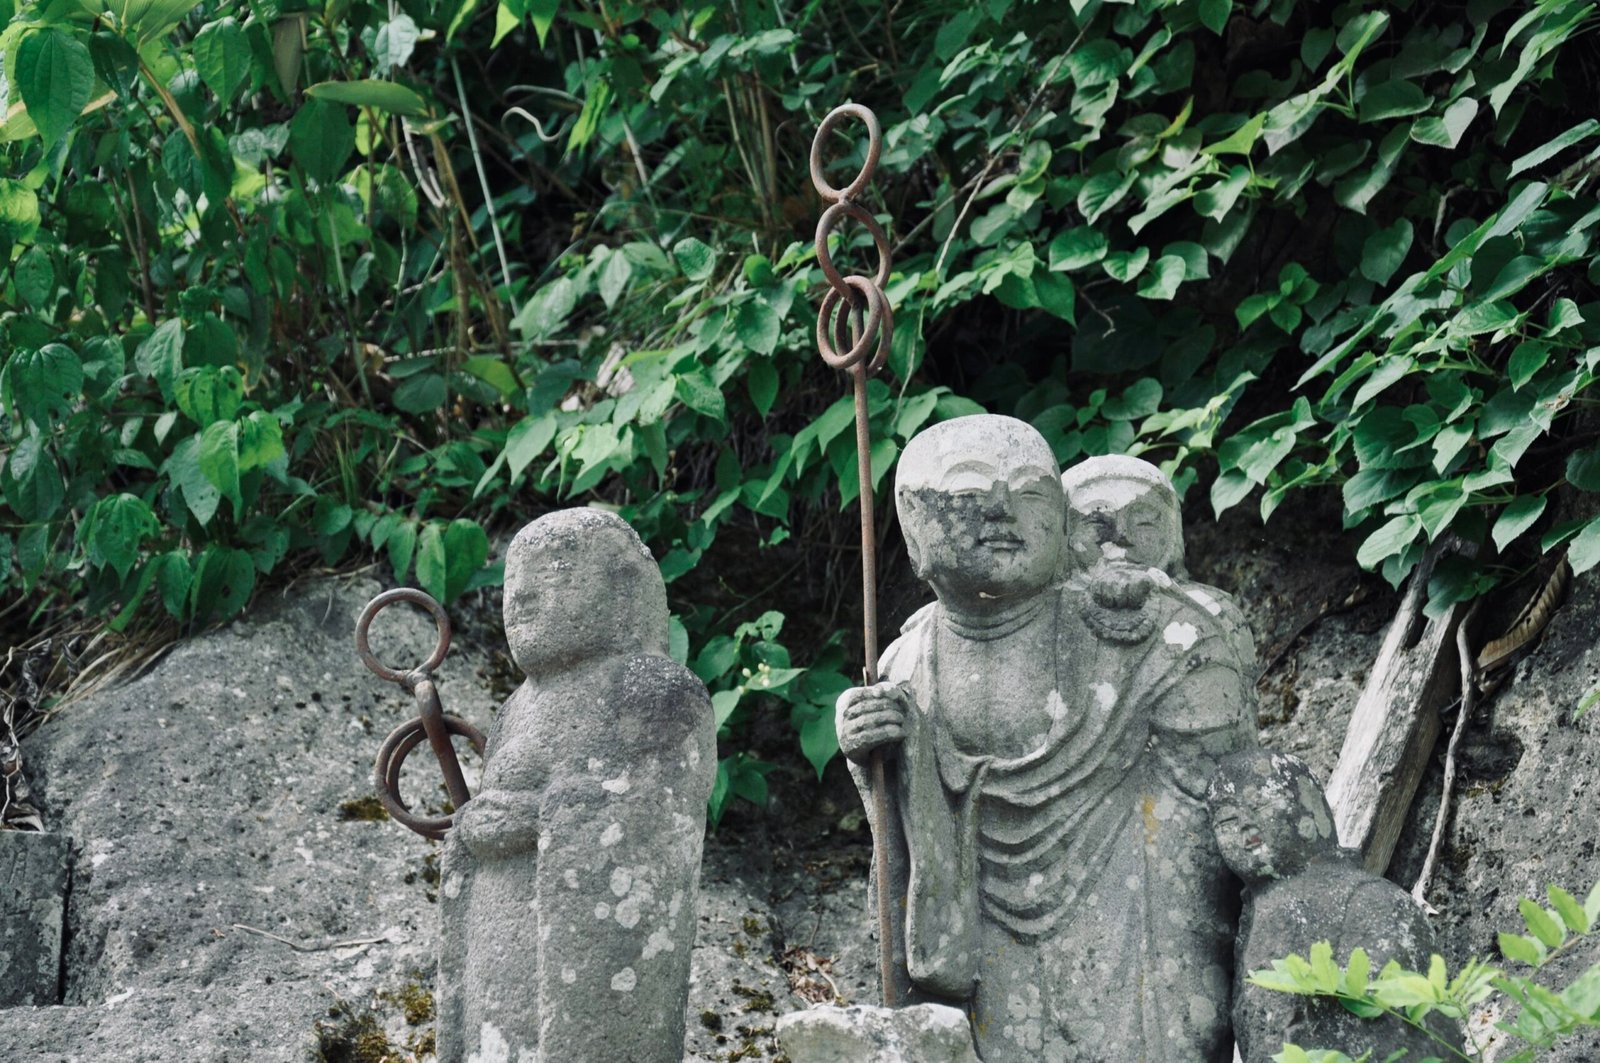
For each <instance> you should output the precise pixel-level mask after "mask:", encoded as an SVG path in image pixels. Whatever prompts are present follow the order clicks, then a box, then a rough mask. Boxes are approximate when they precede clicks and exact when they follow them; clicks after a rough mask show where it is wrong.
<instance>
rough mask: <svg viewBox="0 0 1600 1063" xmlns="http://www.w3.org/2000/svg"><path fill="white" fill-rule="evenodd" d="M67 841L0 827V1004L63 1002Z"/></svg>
mask: <svg viewBox="0 0 1600 1063" xmlns="http://www.w3.org/2000/svg"><path fill="white" fill-rule="evenodd" d="M71 845H72V843H71V839H69V838H68V837H67V836H66V835H65V834H39V833H36V832H34V831H20V830H0V1008H4V1007H16V1006H18V1005H23V1004H59V1003H60V1002H61V931H62V924H63V919H64V918H65V915H66V904H67V876H68V859H69V855H70V850H71Z"/></svg>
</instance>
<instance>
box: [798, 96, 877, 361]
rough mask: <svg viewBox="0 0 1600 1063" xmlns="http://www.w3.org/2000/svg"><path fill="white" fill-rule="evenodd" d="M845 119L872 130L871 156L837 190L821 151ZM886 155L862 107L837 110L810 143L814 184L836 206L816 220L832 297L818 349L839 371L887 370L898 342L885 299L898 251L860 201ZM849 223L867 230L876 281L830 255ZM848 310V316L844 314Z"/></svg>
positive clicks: (820, 318) (820, 324)
mask: <svg viewBox="0 0 1600 1063" xmlns="http://www.w3.org/2000/svg"><path fill="white" fill-rule="evenodd" d="M846 118H856V119H859V120H860V121H861V122H862V123H863V124H864V125H866V127H867V157H866V161H865V162H864V163H863V164H862V166H861V172H860V173H858V174H856V176H855V177H854V179H852V180H851V181H850V183H849V184H847V185H845V186H844V187H843V188H835V187H834V186H833V185H831V184H829V183H828V179H827V177H825V176H824V175H823V172H822V171H823V166H822V148H823V144H824V142H825V141H826V140H827V138H828V135H829V134H830V133H832V132H833V130H834V129H835V128H837V127H838V125H839V123H841V122H843V121H844V120H845V119H846ZM882 153H883V131H882V130H881V129H880V128H879V126H878V116H877V115H875V114H873V113H872V111H871V110H870V109H868V108H866V107H863V106H862V105H860V104H859V103H846V104H842V105H840V106H838V107H835V108H834V109H833V110H832V111H830V112H829V113H828V116H827V117H826V118H824V119H823V120H822V124H821V125H820V126H818V127H817V135H816V137H815V138H814V139H813V140H812V141H811V183H812V184H813V185H814V186H815V187H816V189H817V194H818V195H820V196H821V197H822V198H823V199H824V200H825V201H827V202H828V203H829V204H831V205H830V206H829V207H828V208H827V209H826V210H824V211H823V212H822V217H820V218H818V219H817V238H816V251H817V265H818V266H819V267H820V268H821V270H822V276H823V278H824V279H826V280H827V282H828V292H827V294H826V295H825V296H823V299H822V307H821V309H820V310H819V312H818V314H817V349H818V350H819V351H820V352H821V354H822V360H823V361H825V362H827V363H828V364H829V365H830V366H832V367H833V368H835V369H849V370H856V371H859V372H860V373H862V374H865V375H870V374H872V373H875V372H877V371H878V370H879V369H881V368H883V364H884V362H885V361H886V360H887V359H888V357H889V350H890V348H891V347H892V346H893V340H894V315H893V313H891V312H890V309H889V300H888V298H887V297H886V296H885V295H884V294H883V287H884V285H886V284H888V283H889V270H890V265H891V263H892V261H893V252H892V251H891V250H890V248H889V237H888V235H887V234H886V233H885V232H884V231H883V226H881V225H879V224H878V221H877V219H876V218H874V217H873V216H872V215H871V214H870V213H869V212H868V211H867V210H866V208H864V207H862V206H861V205H860V204H859V203H857V202H856V198H857V197H858V196H860V195H861V193H862V192H864V191H865V190H866V187H867V184H868V183H869V182H870V181H871V180H872V175H873V173H874V171H876V170H877V168H878V158H879V156H880V155H882ZM845 218H849V219H850V220H852V221H855V222H859V223H860V224H861V225H863V226H865V227H866V230H867V233H868V234H869V235H870V236H871V237H872V243H873V246H874V247H875V248H876V249H877V252H878V268H877V270H876V271H875V272H874V273H873V275H872V277H870V278H868V277H863V276H858V275H857V276H849V277H846V276H845V275H844V274H842V273H840V272H839V268H838V267H837V266H836V265H834V262H833V255H832V253H831V252H830V251H829V250H828V237H830V236H832V235H833V232H834V230H835V229H836V228H838V226H839V223H840V222H841V221H842V220H844V219H845ZM842 307H848V308H849V312H848V313H841V312H840V310H841V308H842ZM874 342H876V345H877V350H876V353H875V354H873V355H872V357H871V359H870V360H869V359H868V357H867V353H868V351H871V350H872V349H873V344H874Z"/></svg>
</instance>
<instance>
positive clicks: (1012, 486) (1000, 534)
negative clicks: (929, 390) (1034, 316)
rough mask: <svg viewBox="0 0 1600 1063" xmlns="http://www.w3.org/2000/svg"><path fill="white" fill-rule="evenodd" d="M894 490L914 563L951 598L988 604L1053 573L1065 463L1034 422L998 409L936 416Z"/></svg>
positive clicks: (1035, 588)
mask: <svg viewBox="0 0 1600 1063" xmlns="http://www.w3.org/2000/svg"><path fill="white" fill-rule="evenodd" d="M894 497H895V507H896V509H897V511H898V512H899V515H900V528H901V530H902V531H903V532H904V534H905V539H906V549H907V551H908V552H909V553H910V555H911V565H912V568H913V569H914V570H915V571H916V574H917V576H918V578H920V579H923V580H926V581H927V582H928V583H929V584H930V585H931V586H932V587H933V589H934V593H936V594H937V595H938V596H939V599H940V600H941V601H943V602H946V604H950V605H955V606H957V607H960V608H964V609H968V610H976V611H986V610H988V609H991V608H994V607H996V606H999V605H1002V604H1004V603H1006V602H1010V601H1017V600H1020V599H1023V598H1027V597H1031V596H1032V595H1034V594H1037V593H1039V592H1040V591H1041V590H1043V589H1044V588H1045V587H1047V586H1049V585H1050V583H1051V582H1052V580H1053V579H1054V578H1055V573H1056V568H1057V565H1058V564H1059V561H1060V558H1061V551H1062V548H1063V532H1064V521H1063V512H1064V501H1063V496H1062V493H1061V480H1060V470H1059V466H1057V465H1056V459H1055V455H1054V454H1053V453H1051V451H1050V446H1049V444H1048V443H1046V442H1045V441H1044V437H1043V436H1041V435H1040V434H1039V433H1038V431H1037V430H1036V429H1035V428H1034V427H1033V426H1032V425H1029V424H1027V423H1026V422H1023V421H1019V420H1017V419H1015V418H1013V417H1000V416H996V415H992V414H977V415H974V416H971V417H957V418H954V419H953V420H949V421H944V422H942V423H940V424H936V425H934V426H933V427H932V428H929V429H927V430H926V431H924V432H922V433H921V434H919V435H917V436H916V437H915V438H913V439H912V440H911V442H910V443H908V444H906V449H905V452H904V453H903V454H901V456H900V465H899V470H898V472H897V473H896V476H895V495H894ZM1052 507H1053V508H1052Z"/></svg>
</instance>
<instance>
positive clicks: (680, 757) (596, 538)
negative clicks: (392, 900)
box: [438, 509, 716, 1063]
mask: <svg viewBox="0 0 1600 1063" xmlns="http://www.w3.org/2000/svg"><path fill="white" fill-rule="evenodd" d="M505 625H506V640H507V642H508V643H509V644H510V647H511V657H512V659H513V660H514V661H515V662H516V664H517V666H518V667H519V668H521V669H522V670H523V672H524V673H526V675H527V681H526V682H524V683H523V684H522V686H521V687H520V688H518V690H517V691H516V693H515V694H513V695H512V696H511V698H510V699H509V700H508V701H507V702H506V703H505V705H504V706H503V707H502V708H501V709H500V712H499V714H498V715H497V716H496V718H495V721H494V727H493V730H492V731H491V732H490V735H489V741H488V749H487V755H486V759H485V763H484V769H483V789H482V791H481V792H480V793H479V794H478V795H477V796H475V797H473V798H472V800H471V801H469V802H467V803H466V804H465V805H464V806H463V807H462V808H461V809H460V810H459V811H458V812H457V813H456V822H455V825H454V826H453V827H452V828H451V830H450V832H449V835H448V836H447V838H446V841H445V855H444V862H443V868H442V881H441V889H440V893H441V896H440V909H441V912H440V914H441V922H442V924H443V925H442V928H441V931H442V932H441V940H442V947H441V956H440V964H439V990H438V1001H439V1030H438V1033H439V1037H438V1044H439V1059H440V1060H441V1061H442V1063H465V1061H469V1060H506V1061H517V1060H521V1061H524V1063H533V1061H535V1060H540V1061H552V1063H554V1061H560V1063H612V1061H615V1060H623V1059H626V1060H637V1061H642V1063H678V1061H679V1060H681V1059H682V1058H683V1038H684V1006H685V1002H686V999H687V996H688V985H689V952H690V949H691V947H692V945H693V942H694V930H695V894H696V889H697V886H698V881H699V873H700V852H701V844H702V838H703V834H704V830H705V808H706V800H707V798H708V797H709V796H710V792H711V784H712V779H713V777H714V775H715V771H716V729H715V727H714V726H713V723H712V713H711V704H710V700H709V698H708V697H707V696H706V691H705V687H704V686H702V685H701V684H700V682H699V680H697V679H696V678H695V677H694V676H693V675H692V674H691V673H690V672H689V671H688V670H687V669H686V668H684V667H682V666H681V665H678V664H676V663H674V662H673V661H672V660H671V659H670V658H669V657H668V656H667V594H666V587H665V585H664V584H663V582H662V579H661V572H660V570H659V569H658V568H657V567H656V564H655V562H654V560H652V559H651V556H650V552H649V551H648V550H647V549H646V548H645V546H644V544H643V543H642V542H641V541H640V540H639V537H638V535H637V534H635V533H634V531H633V529H632V528H630V527H629V526H628V525H627V523H626V522H624V521H623V520H622V519H620V518H619V517H616V516H614V515H612V514H609V513H606V512H603V511H600V510H595V509H569V510H563V511H560V512H557V513H551V514H549V515H547V516H544V517H541V518H539V519H538V520H536V521H534V522H533V523H531V524H529V525H528V526H527V527H525V528H523V529H522V530H521V531H520V532H518V533H517V536H516V538H515V539H514V540H513V541H512V543H511V547H510V549H509V550H508V552H507V555H506V581H505Z"/></svg>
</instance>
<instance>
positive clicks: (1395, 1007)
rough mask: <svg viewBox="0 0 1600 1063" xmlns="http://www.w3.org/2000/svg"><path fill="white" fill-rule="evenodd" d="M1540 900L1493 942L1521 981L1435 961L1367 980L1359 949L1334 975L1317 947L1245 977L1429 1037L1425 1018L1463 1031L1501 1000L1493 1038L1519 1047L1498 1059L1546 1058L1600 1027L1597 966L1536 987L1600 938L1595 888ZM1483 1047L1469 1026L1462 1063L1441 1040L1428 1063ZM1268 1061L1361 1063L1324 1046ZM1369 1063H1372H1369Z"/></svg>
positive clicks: (1480, 967) (1327, 950)
mask: <svg viewBox="0 0 1600 1063" xmlns="http://www.w3.org/2000/svg"><path fill="white" fill-rule="evenodd" d="M1546 893H1547V894H1548V896H1549V898H1550V904H1551V907H1549V908H1546V907H1544V906H1543V905H1541V904H1539V903H1538V902H1537V901H1535V900H1533V899H1531V898H1528V897H1524V898H1522V899H1521V901H1519V902H1518V909H1519V911H1520V912H1521V914H1522V921H1523V922H1524V923H1525V924H1527V930H1528V933H1527V934H1516V933H1511V932H1509V931H1507V932H1502V933H1501V934H1500V951H1501V952H1502V953H1503V954H1504V955H1505V958H1506V959H1507V960H1510V961H1511V962H1513V963H1516V964H1519V965H1523V966H1526V967H1527V968H1529V970H1528V973H1526V974H1520V973H1513V972H1511V971H1504V970H1500V969H1498V968H1496V967H1492V966H1490V965H1489V964H1488V963H1486V962H1484V961H1482V960H1476V959H1474V960H1470V961H1468V962H1467V963H1466V964H1465V965H1464V966H1463V967H1462V968H1461V969H1460V970H1459V971H1457V972H1456V974H1455V975H1454V976H1451V975H1450V973H1449V969H1448V967H1447V965H1446V964H1445V961H1444V958H1443V957H1441V956H1434V957H1433V960H1432V963H1431V964H1430V965H1429V967H1428V970H1427V971H1426V972H1425V973H1424V972H1419V971H1408V970H1406V969H1405V968H1403V967H1401V966H1400V965H1399V964H1398V963H1397V962H1395V961H1393V960H1391V961H1389V962H1388V963H1387V964H1385V965H1384V967H1383V969H1382V970H1380V971H1377V972H1374V971H1373V970H1372V961H1371V958H1370V957H1368V955H1367V953H1366V950H1364V949H1355V950H1353V951H1352V952H1351V954H1350V959H1349V961H1348V962H1347V963H1346V964H1345V965H1344V966H1343V967H1340V966H1339V964H1338V962H1337V961H1336V960H1335V959H1334V958H1333V949H1332V947H1331V946H1330V945H1329V944H1328V942H1326V941H1323V942H1319V943H1317V944H1316V945H1313V946H1312V947H1311V955H1310V956H1309V957H1306V956H1289V957H1287V958H1286V959H1282V960H1275V961H1273V965H1272V967H1271V969H1269V970H1263V971H1255V972H1252V973H1251V975H1250V981H1251V982H1252V983H1253V984H1255V985H1258V986H1262V987H1263V988H1266V989H1273V990H1277V991H1279V992H1284V993H1296V994H1299V995H1301V996H1315V997H1324V998H1326V999H1329V1000H1336V1001H1338V1002H1339V1003H1340V1004H1341V1005H1342V1006H1344V1007H1345V1008H1347V1009H1348V1010H1349V1011H1350V1012H1351V1013H1352V1014H1355V1015H1359V1016H1360V1017H1362V1018H1364V1019H1375V1018H1378V1017H1379V1016H1388V1017H1389V1018H1390V1019H1391V1020H1392V1021H1395V1022H1407V1023H1410V1024H1412V1025H1413V1026H1416V1027H1418V1028H1420V1029H1424V1030H1426V1029H1428V1027H1427V1026H1426V1025H1424V1020H1425V1019H1426V1018H1427V1017H1428V1015H1429V1014H1431V1013H1434V1012H1437V1013H1439V1014H1440V1015H1444V1016H1447V1017H1448V1018H1450V1019H1451V1020H1453V1021H1456V1022H1461V1023H1465V1022H1466V1020H1467V1019H1468V1018H1469V1017H1470V1016H1471V1015H1472V1014H1473V1009H1474V1008H1476V1007H1477V1006H1478V1005H1480V1004H1483V1003H1484V1002H1485V1001H1487V1000H1490V999H1491V998H1492V997H1495V996H1496V994H1499V995H1500V997H1499V999H1498V1000H1496V1001H1495V1002H1496V1003H1497V1004H1499V1005H1505V1004H1506V1003H1507V1002H1510V1001H1514V1002H1515V1003H1516V1004H1517V1005H1518V1008H1517V1016H1516V1018H1515V1019H1504V1020H1502V1021H1500V1022H1499V1023H1497V1024H1496V1027H1495V1028H1496V1029H1497V1030H1499V1031H1501V1032H1503V1033H1506V1034H1509V1035H1511V1037H1513V1038H1515V1039H1516V1041H1518V1042H1521V1043H1520V1044H1502V1045H1501V1051H1502V1052H1505V1051H1506V1050H1507V1049H1509V1050H1510V1054H1502V1055H1499V1056H1497V1057H1496V1058H1499V1059H1503V1060H1505V1063H1530V1061H1532V1060H1535V1059H1538V1058H1539V1057H1540V1056H1541V1055H1542V1054H1543V1053H1544V1050H1545V1049H1548V1048H1551V1047H1554V1046H1556V1045H1557V1044H1559V1043H1560V1042H1562V1041H1563V1040H1565V1039H1568V1038H1570V1037H1572V1036H1573V1035H1575V1034H1579V1033H1582V1032H1584V1031H1586V1030H1592V1029H1594V1028H1595V1027H1597V1026H1600V962H1597V963H1593V964H1590V965H1589V966H1588V967H1586V968H1585V969H1584V970H1583V971H1582V972H1580V973H1579V974H1578V975H1577V976H1576V977H1573V978H1571V979H1570V980H1568V981H1567V984H1566V985H1564V986H1560V987H1557V988H1551V987H1550V986H1548V985H1546V984H1544V983H1545V982H1548V981H1550V980H1551V979H1550V978H1549V971H1548V968H1549V967H1550V964H1551V963H1552V962H1553V961H1554V960H1555V959H1556V957H1558V956H1562V955H1565V954H1567V953H1570V952H1571V951H1572V950H1573V948H1575V947H1577V946H1579V945H1581V944H1583V943H1584V942H1591V943H1592V941H1593V937H1594V933H1595V931H1596V929H1597V928H1600V885H1596V886H1595V887H1594V889H1592V890H1590V891H1589V895H1588V897H1587V898H1586V899H1584V900H1582V901H1580V900H1578V899H1577V898H1576V897H1574V896H1573V895H1572V894H1570V893H1568V892H1567V891H1566V890H1564V889H1562V888H1561V887H1560V886H1555V885H1551V886H1550V887H1548V888H1547V890H1546ZM1541 972H1543V974H1542V975H1541ZM1541 977H1543V979H1544V981H1541V980H1540V978H1541ZM1434 1036H1437V1035H1434ZM1484 1047H1485V1046H1484V1045H1483V1044H1482V1039H1481V1038H1480V1037H1479V1036H1477V1035H1476V1034H1475V1033H1474V1032H1473V1030H1472V1029H1471V1027H1470V1025H1469V1026H1468V1030H1467V1048H1468V1049H1469V1052H1470V1054H1467V1053H1463V1052H1461V1051H1459V1050H1457V1049H1456V1048H1455V1047H1454V1046H1452V1045H1449V1044H1447V1043H1445V1042H1443V1041H1442V1040H1441V1041H1440V1042H1439V1046H1438V1056H1437V1057H1436V1058H1437V1059H1439V1060H1441V1061H1442V1060H1445V1059H1451V1060H1454V1059H1477V1058H1480V1057H1481V1056H1482V1054H1483V1049H1484ZM1369 1056H1370V1054H1369ZM1369 1056H1363V1057H1362V1059H1363V1060H1366V1059H1368V1058H1369ZM1272 1058H1273V1059H1274V1060H1277V1061H1279V1063H1360V1061H1353V1060H1351V1058H1350V1057H1349V1056H1348V1055H1346V1054H1345V1053H1343V1052H1340V1051H1338V1050H1337V1049H1329V1048H1326V1047H1322V1046H1293V1045H1289V1046H1285V1048H1284V1050H1283V1052H1282V1053H1280V1054H1279V1055H1275V1056H1273V1057H1272ZM1406 1058H1407V1059H1410V1057H1409V1056H1408V1057H1406ZM1430 1058H1434V1057H1430ZM1372 1063H1378V1061H1377V1060H1376V1059H1373V1060H1372ZM1417 1063H1426V1061H1425V1060H1418V1061H1417Z"/></svg>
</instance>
